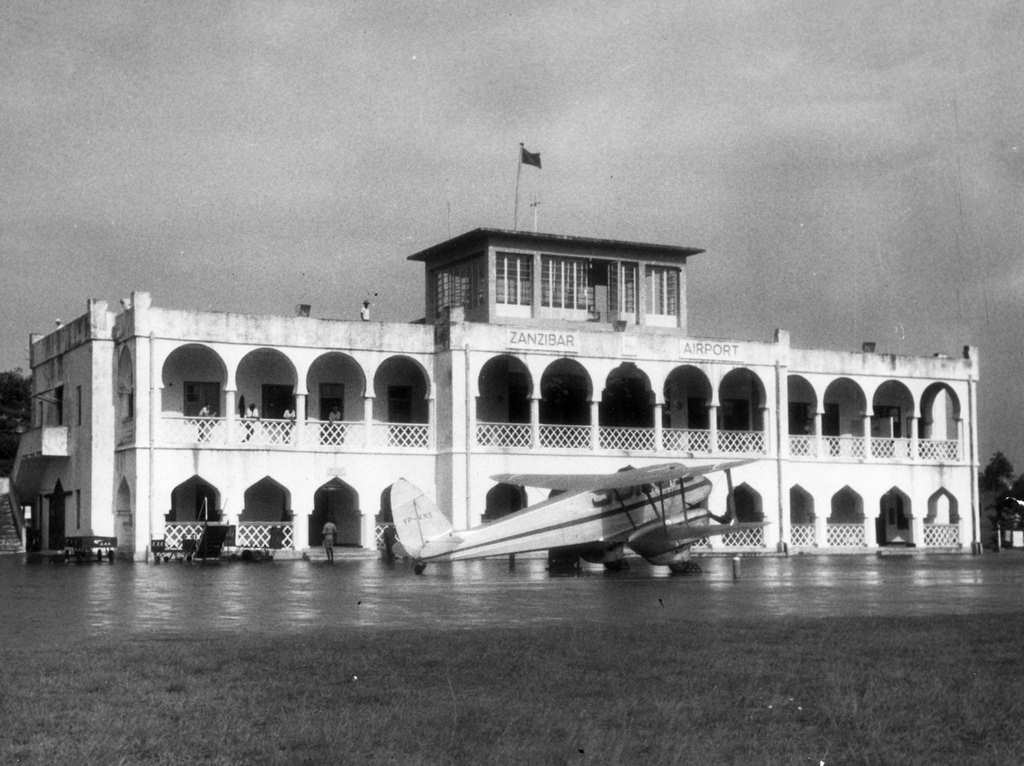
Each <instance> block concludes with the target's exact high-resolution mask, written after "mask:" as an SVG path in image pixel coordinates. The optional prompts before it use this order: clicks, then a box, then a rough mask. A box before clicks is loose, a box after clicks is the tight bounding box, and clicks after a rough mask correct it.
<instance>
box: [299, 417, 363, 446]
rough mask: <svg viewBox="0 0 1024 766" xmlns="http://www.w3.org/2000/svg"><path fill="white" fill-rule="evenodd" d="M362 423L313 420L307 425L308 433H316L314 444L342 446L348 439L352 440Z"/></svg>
mask: <svg viewBox="0 0 1024 766" xmlns="http://www.w3.org/2000/svg"><path fill="white" fill-rule="evenodd" d="M361 425H362V423H349V422H345V421H342V420H311V421H309V423H308V424H307V426H306V433H307V434H309V433H311V432H312V433H313V434H315V437H314V440H313V442H312V443H313V444H322V445H324V446H326V447H340V446H342V445H343V444H344V443H345V441H346V440H349V441H351V439H352V438H353V436H354V434H356V433H358V428H359V427H360V426H361ZM349 446H351V445H349Z"/></svg>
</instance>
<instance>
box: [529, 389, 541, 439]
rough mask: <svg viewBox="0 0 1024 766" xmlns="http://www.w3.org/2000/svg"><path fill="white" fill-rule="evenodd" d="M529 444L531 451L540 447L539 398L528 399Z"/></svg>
mask: <svg viewBox="0 0 1024 766" xmlns="http://www.w3.org/2000/svg"><path fill="white" fill-rule="evenodd" d="M530 444H531V446H532V447H533V449H537V448H538V447H540V397H538V396H531V397H530Z"/></svg>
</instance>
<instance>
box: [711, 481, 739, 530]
mask: <svg viewBox="0 0 1024 766" xmlns="http://www.w3.org/2000/svg"><path fill="white" fill-rule="evenodd" d="M725 487H726V493H727V494H726V496H725V515H724V516H715V514H713V513H711V511H710V510H709V511H708V515H709V516H710V517H711V518H713V519H714V520H715V521H717V522H718V523H719V524H732V523H733V522H734V521H735V520H736V500H735V498H734V497H733V494H732V469H731V468H726V469H725Z"/></svg>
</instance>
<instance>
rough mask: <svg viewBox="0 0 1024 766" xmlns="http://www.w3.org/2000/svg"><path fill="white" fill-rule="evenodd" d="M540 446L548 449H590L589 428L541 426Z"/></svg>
mask: <svg viewBox="0 0 1024 766" xmlns="http://www.w3.org/2000/svg"><path fill="white" fill-rule="evenodd" d="M540 444H541V446H542V447H548V448H550V449H590V426H559V425H547V424H542V425H541V427H540Z"/></svg>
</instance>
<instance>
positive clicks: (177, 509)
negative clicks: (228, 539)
mask: <svg viewBox="0 0 1024 766" xmlns="http://www.w3.org/2000/svg"><path fill="white" fill-rule="evenodd" d="M221 513H222V509H221V503H220V491H219V490H218V489H217V488H216V487H215V486H214V485H212V484H211V483H210V482H208V481H206V479H204V478H203V477H201V476H199V474H195V475H194V476H191V477H190V478H188V479H186V480H185V481H183V482H182V483H181V484H179V485H178V486H177V487H175V488H174V489H172V490H171V509H170V510H169V511H168V512H167V515H166V516H165V517H164V518H165V520H167V521H220V520H221Z"/></svg>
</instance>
